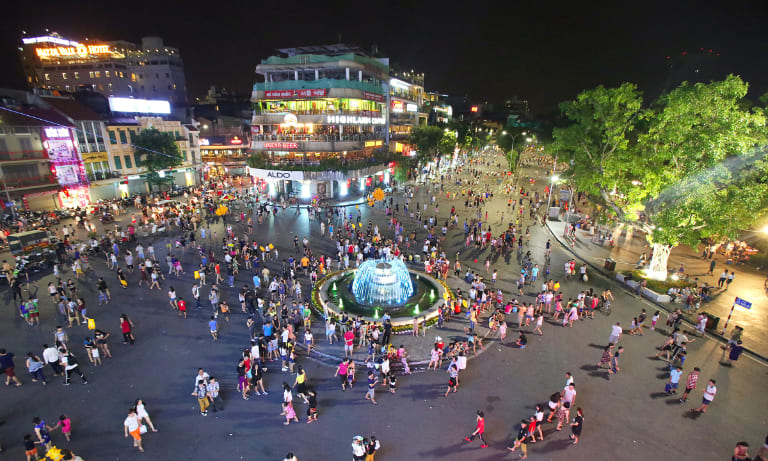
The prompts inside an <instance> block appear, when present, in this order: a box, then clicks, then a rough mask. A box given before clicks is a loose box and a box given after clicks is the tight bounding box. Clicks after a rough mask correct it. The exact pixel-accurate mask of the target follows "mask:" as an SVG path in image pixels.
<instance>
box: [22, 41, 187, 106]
mask: <svg viewBox="0 0 768 461" xmlns="http://www.w3.org/2000/svg"><path fill="white" fill-rule="evenodd" d="M19 50H20V56H21V62H22V68H23V69H24V74H25V80H26V82H27V85H28V86H29V87H30V88H45V89H50V90H57V91H66V92H75V91H78V90H82V89H91V90H93V91H96V92H98V93H102V94H104V95H106V96H117V97H129V98H146V99H162V100H166V101H170V102H171V104H174V105H183V104H185V103H186V100H187V87H186V79H185V76H184V62H183V61H182V59H181V54H180V53H179V50H178V49H176V48H174V47H171V46H168V45H165V44H164V43H163V40H162V39H161V38H160V37H144V38H142V40H141V44H140V45H137V44H135V43H131V42H127V41H122V40H120V41H111V42H107V41H99V40H84V41H75V40H70V39H65V38H63V37H61V36H60V35H58V34H56V33H55V32H54V33H50V34H48V35H44V36H39V37H23V38H22V46H21V47H20V48H19Z"/></svg>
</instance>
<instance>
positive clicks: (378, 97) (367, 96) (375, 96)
mask: <svg viewBox="0 0 768 461" xmlns="http://www.w3.org/2000/svg"><path fill="white" fill-rule="evenodd" d="M363 99H370V100H371V101H376V102H384V96H382V95H380V94H376V93H371V92H370V91H363Z"/></svg>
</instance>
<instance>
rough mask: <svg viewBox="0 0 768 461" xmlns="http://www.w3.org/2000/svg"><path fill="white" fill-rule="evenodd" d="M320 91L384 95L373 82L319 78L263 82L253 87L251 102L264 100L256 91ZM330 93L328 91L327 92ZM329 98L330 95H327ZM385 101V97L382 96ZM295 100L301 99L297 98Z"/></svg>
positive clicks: (380, 88) (379, 85)
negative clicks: (346, 91)
mask: <svg viewBox="0 0 768 461" xmlns="http://www.w3.org/2000/svg"><path fill="white" fill-rule="evenodd" d="M320 89H328V90H331V89H342V90H345V89H348V90H358V91H368V92H370V93H376V94H379V95H384V94H385V91H384V88H382V86H381V84H380V83H373V82H361V81H359V80H340V79H334V78H321V79H318V80H283V81H281V82H263V83H256V84H254V85H253V97H252V99H253V100H257V99H265V98H263V97H262V98H259V97H258V96H257V95H256V92H257V91H274V90H320ZM329 93H330V91H329ZM328 96H331V97H332V95H330V94H329V95H328ZM382 97H383V98H384V99H386V96H382ZM297 99H301V98H300V97H297Z"/></svg>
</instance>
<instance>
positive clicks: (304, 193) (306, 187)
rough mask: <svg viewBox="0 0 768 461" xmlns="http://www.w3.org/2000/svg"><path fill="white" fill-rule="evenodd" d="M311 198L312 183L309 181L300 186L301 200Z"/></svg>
mask: <svg viewBox="0 0 768 461" xmlns="http://www.w3.org/2000/svg"><path fill="white" fill-rule="evenodd" d="M310 197H312V183H311V182H310V181H304V182H303V183H302V184H301V198H310Z"/></svg>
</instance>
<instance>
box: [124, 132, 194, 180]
mask: <svg viewBox="0 0 768 461" xmlns="http://www.w3.org/2000/svg"><path fill="white" fill-rule="evenodd" d="M132 142H133V147H134V149H135V153H136V159H137V164H138V166H141V167H144V168H146V169H147V172H148V173H147V178H146V179H147V182H148V183H149V184H150V187H151V186H152V184H157V185H162V184H165V183H168V182H170V181H172V176H170V175H169V176H168V177H166V178H161V177H160V175H159V174H158V171H161V170H166V169H169V168H174V167H177V166H179V165H181V164H182V163H183V162H184V158H183V157H182V154H181V150H180V149H179V145H178V144H177V143H176V138H175V137H174V136H173V134H171V133H166V132H162V131H159V130H158V129H156V128H148V129H146V130H142V131H141V132H139V133H138V134H137V135H135V136H134V137H133V140H132Z"/></svg>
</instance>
